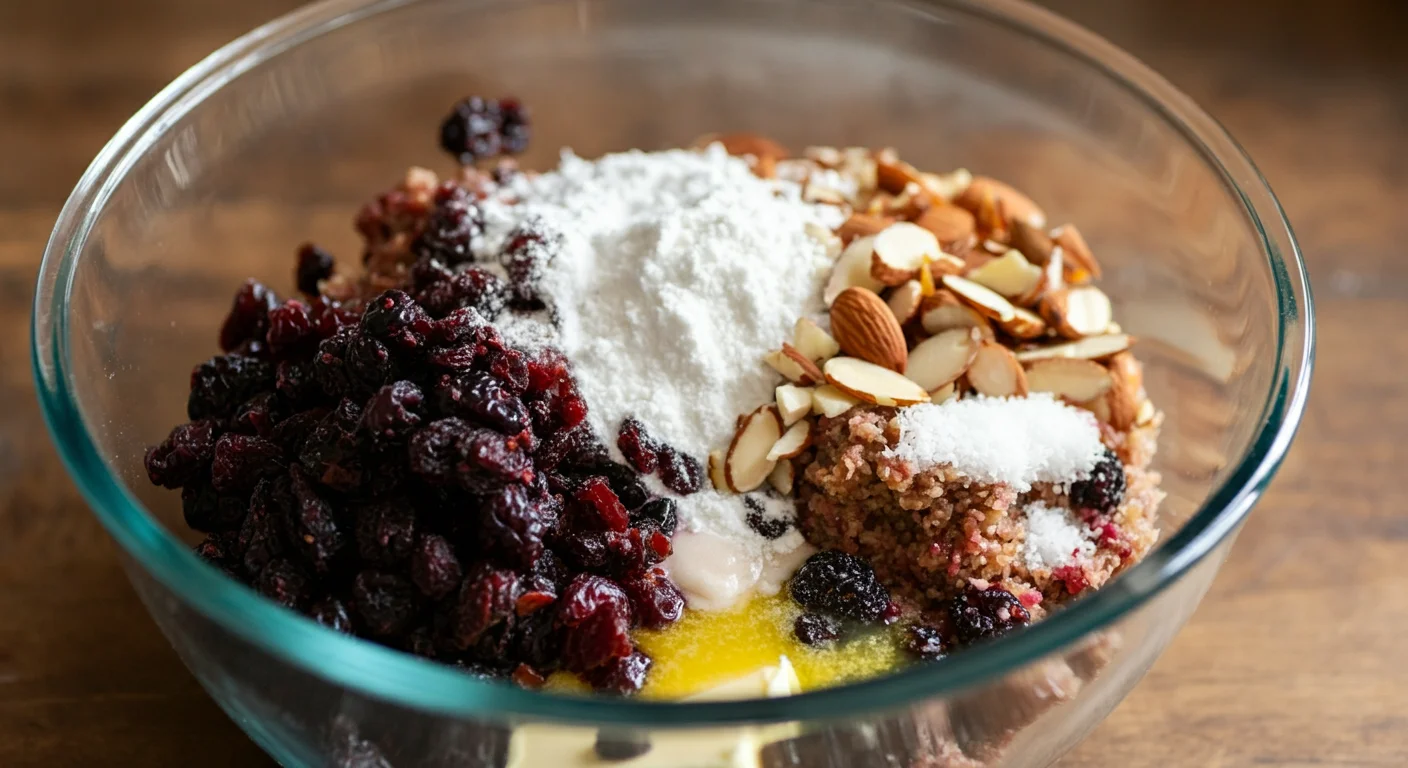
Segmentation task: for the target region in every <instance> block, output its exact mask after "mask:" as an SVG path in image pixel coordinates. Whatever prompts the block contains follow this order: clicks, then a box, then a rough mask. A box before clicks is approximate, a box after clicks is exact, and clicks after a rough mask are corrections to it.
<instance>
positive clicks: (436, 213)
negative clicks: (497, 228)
mask: <svg viewBox="0 0 1408 768" xmlns="http://www.w3.org/2000/svg"><path fill="white" fill-rule="evenodd" d="M483 233H484V212H483V211H482V210H480V208H479V205H478V203H476V202H475V201H474V199H473V197H472V196H471V195H470V194H469V192H468V191H467V190H465V189H464V188H463V187H461V186H459V185H456V184H451V183H448V182H447V183H445V184H442V185H440V188H439V189H437V190H436V193H435V207H434V208H433V209H432V210H431V212H430V216H428V217H427V218H426V220H425V226H424V228H423V229H422V230H421V233H420V237H418V238H416V241H415V242H414V243H412V244H411V252H412V253H414V254H415V255H416V256H419V257H420V258H430V259H436V260H438V261H440V262H442V263H444V264H446V265H448V266H451V267H453V266H455V265H456V264H461V263H463V262H466V261H470V260H472V259H473V258H474V253H473V252H472V250H471V248H472V246H473V244H474V241H475V240H476V239H477V238H479V237H480V236H481V235H483Z"/></svg>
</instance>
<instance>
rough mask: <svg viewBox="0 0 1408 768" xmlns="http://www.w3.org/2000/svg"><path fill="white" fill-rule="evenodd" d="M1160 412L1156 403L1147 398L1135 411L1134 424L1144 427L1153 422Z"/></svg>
mask: <svg viewBox="0 0 1408 768" xmlns="http://www.w3.org/2000/svg"><path fill="white" fill-rule="evenodd" d="M1158 414H1159V412H1158V410H1157V409H1156V408H1154V404H1153V403H1152V402H1150V401H1149V400H1145V401H1144V402H1142V403H1140V404H1139V410H1138V411H1137V412H1135V415H1134V425H1135V426H1136V427H1144V426H1148V425H1150V424H1153V423H1154V419H1155V418H1156V417H1157V416H1158Z"/></svg>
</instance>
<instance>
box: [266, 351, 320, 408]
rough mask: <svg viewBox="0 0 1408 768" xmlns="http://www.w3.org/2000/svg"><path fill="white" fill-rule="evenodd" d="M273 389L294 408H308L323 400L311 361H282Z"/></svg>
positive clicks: (277, 370)
mask: <svg viewBox="0 0 1408 768" xmlns="http://www.w3.org/2000/svg"><path fill="white" fill-rule="evenodd" d="M274 389H275V390H276V391H277V392H278V393H279V395H281V396H282V397H283V399H284V402H286V403H289V404H291V405H292V406H293V407H294V408H309V407H312V406H314V405H317V404H318V403H319V402H321V401H322V400H324V399H325V398H324V392H323V387H322V384H320V383H318V379H317V377H316V376H315V375H314V373H313V361H312V360H283V361H280V362H279V367H278V368H277V369H276V373H275V376H274Z"/></svg>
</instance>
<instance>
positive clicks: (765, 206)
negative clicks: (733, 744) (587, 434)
mask: <svg viewBox="0 0 1408 768" xmlns="http://www.w3.org/2000/svg"><path fill="white" fill-rule="evenodd" d="M515 201H516V202H515ZM530 220H533V221H536V222H538V225H539V229H541V230H542V231H544V232H545V233H546V234H547V235H548V236H549V238H550V239H551V240H554V241H555V243H554V247H553V248H551V249H550V252H551V254H552V257H551V259H550V261H549V262H548V263H547V264H546V265H545V266H544V267H543V268H542V274H541V280H540V285H541V290H542V292H543V294H544V296H543V298H544V299H545V300H546V302H547V303H548V304H549V306H550V307H551V310H552V313H553V314H555V316H556V327H555V328H554V327H551V326H550V325H548V324H547V323H546V321H545V320H544V319H541V318H540V319H537V320H531V319H523V318H517V319H511V320H508V321H507V322H505V323H503V324H502V325H503V332H504V334H505V335H506V336H507V337H508V340H509V341H510V342H512V343H514V344H518V345H520V346H529V347H536V346H541V345H543V344H552V345H553V346H556V347H557V348H559V349H561V350H562V351H563V352H564V353H566V355H567V356H568V358H569V359H570V360H571V361H572V365H573V373H574V375H575V376H576V378H577V381H578V385H579V386H580V388H581V391H582V394H583V396H584V397H585V398H586V401H587V406H588V410H589V413H590V416H589V418H590V419H591V423H592V425H593V427H594V428H595V429H596V431H597V433H598V434H599V435H600V436H601V437H602V440H603V442H605V443H606V444H607V445H609V446H611V449H612V451H613V453H615V452H616V447H615V445H616V431H617V428H618V427H619V425H620V423H621V421H622V420H623V419H625V418H626V417H627V416H635V417H636V418H637V419H639V420H640V421H641V422H642V423H643V424H644V425H645V426H646V428H647V430H648V431H649V432H650V434H651V435H652V436H653V437H655V438H658V439H660V440H663V441H664V442H666V443H668V444H670V445H671V446H673V447H674V448H675V449H676V450H679V451H681V452H684V453H687V454H690V455H691V456H693V457H694V458H696V459H698V460H699V461H700V462H701V463H703V462H704V460H705V458H706V456H707V455H708V453H709V451H710V450H711V449H714V448H720V447H723V446H726V445H727V444H728V441H729V439H730V438H731V437H732V435H733V431H734V420H735V418H736V417H737V416H738V415H739V414H744V413H748V412H749V411H752V410H753V409H754V408H756V407H757V406H758V405H759V404H760V403H766V402H769V401H770V400H771V399H772V397H773V388H774V387H775V386H776V384H777V374H776V373H775V372H774V371H773V370H772V369H770V368H768V367H766V366H765V365H764V364H763V363H762V362H761V360H762V357H763V355H764V354H766V353H767V352H768V351H770V350H772V349H775V348H777V346H778V345H779V344H780V343H781V342H782V341H785V340H787V339H788V338H790V336H791V332H792V327H793V324H794V323H795V322H796V320H797V318H799V317H803V316H811V315H816V314H818V313H820V312H821V311H822V310H823V308H824V306H823V304H822V301H821V288H822V285H823V283H824V281H825V279H826V277H827V275H828V272H829V270H830V267H831V264H832V258H831V256H830V255H828V253H827V249H826V245H825V243H824V242H822V241H821V240H819V239H817V238H815V237H813V236H812V235H811V234H809V232H808V225H809V224H812V225H818V224H820V225H824V226H826V227H827V228H829V227H830V226H833V225H835V224H836V223H838V222H835V221H831V220H829V217H827V215H826V212H825V211H824V210H823V207H819V206H813V205H810V204H807V203H804V202H802V201H801V198H800V188H799V187H798V186H797V185H796V184H793V183H790V182H781V181H767V180H763V179H759V178H757V177H756V176H754V175H753V174H752V173H751V172H750V171H749V169H748V166H747V164H746V163H745V162H744V161H743V160H741V159H739V158H734V157H730V156H729V155H728V154H727V153H725V152H724V151H723V148H722V147H720V146H718V145H715V146H712V147H710V148H709V149H707V150H705V151H703V152H694V151H686V150H671V151H666V152H653V153H645V152H639V151H632V152H625V153H621V154H614V155H607V156H605V157H602V158H601V159H599V160H595V161H589V160H584V159H581V158H579V157H577V156H575V155H573V154H572V153H571V152H564V153H563V155H562V163H561V165H560V167H559V168H558V170H557V171H555V172H552V173H545V174H542V175H539V176H537V177H535V178H532V179H529V178H526V177H522V178H520V179H519V180H517V181H515V182H514V183H513V184H511V186H510V187H509V188H507V189H505V190H502V191H501V192H500V195H499V198H498V199H494V198H491V199H490V200H488V201H486V203H485V222H486V231H485V236H484V238H483V240H482V241H481V242H479V243H478V244H477V246H476V250H477V251H478V253H479V254H480V255H481V257H485V256H488V255H490V254H496V253H498V252H499V250H500V249H501V248H502V245H503V244H504V242H505V238H506V237H507V236H508V235H509V233H510V232H512V231H513V230H514V229H515V228H516V227H518V226H519V225H520V224H522V223H524V222H525V221H530ZM547 252H548V251H545V252H544V253H547ZM705 486H706V488H705V489H704V490H702V491H700V492H699V493H695V494H692V495H690V496H688V497H685V498H683V499H681V500H680V502H681V505H680V517H681V522H682V524H683V527H684V529H685V530H689V531H703V532H709V533H714V534H717V535H719V536H722V537H726V538H729V539H733V540H735V541H736V542H739V543H740V545H741V546H742V547H743V554H744V556H746V557H747V558H749V559H750V560H754V561H756V562H755V564H754V565H753V566H749V567H746V568H745V569H744V570H745V571H748V572H755V571H760V570H761V568H762V565H763V563H764V562H765V561H766V560H767V559H768V558H769V557H770V556H772V555H773V554H776V553H779V552H785V551H790V550H792V549H795V548H796V547H797V546H798V545H799V544H800V543H801V537H800V536H799V535H789V536H785V537H783V538H782V539H779V540H778V541H776V542H769V541H768V540H766V539H763V538H762V537H760V536H758V535H757V534H755V533H753V531H752V530H751V529H749V528H748V526H747V524H746V522H745V516H746V512H747V510H746V508H745V506H744V504H743V503H742V499H741V498H740V497H738V496H724V495H722V494H719V493H716V492H715V491H714V490H713V489H712V488H711V487H708V481H707V480H706V481H705ZM659 487H660V486H658V485H657V489H658V488H659ZM769 507H770V508H769V510H768V513H769V516H774V515H777V514H783V515H786V516H788V517H790V516H791V514H792V513H791V502H790V501H789V500H786V499H771V500H770V501H769ZM794 533H795V532H794ZM755 578H756V577H755Z"/></svg>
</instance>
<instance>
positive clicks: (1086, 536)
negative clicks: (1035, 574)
mask: <svg viewBox="0 0 1408 768" xmlns="http://www.w3.org/2000/svg"><path fill="white" fill-rule="evenodd" d="M1024 512H1025V513H1026V517H1027V537H1026V539H1025V540H1024V541H1023V542H1022V556H1023V558H1024V559H1025V560H1026V564H1027V570H1029V571H1046V570H1051V569H1052V568H1059V567H1061V566H1063V565H1070V564H1071V563H1074V562H1076V561H1077V560H1080V559H1082V558H1088V557H1090V556H1092V555H1094V554H1095V542H1094V541H1092V540H1091V538H1092V535H1093V534H1092V532H1091V531H1089V530H1088V529H1087V528H1086V526H1084V525H1082V524H1081V522H1080V521H1079V520H1077V519H1076V518H1075V516H1074V515H1072V514H1071V512H1070V510H1067V509H1062V508H1060V507H1048V506H1046V505H1045V504H1043V503H1042V502H1039V501H1037V502H1032V503H1031V504H1028V505H1027V506H1026V507H1025V508H1024Z"/></svg>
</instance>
